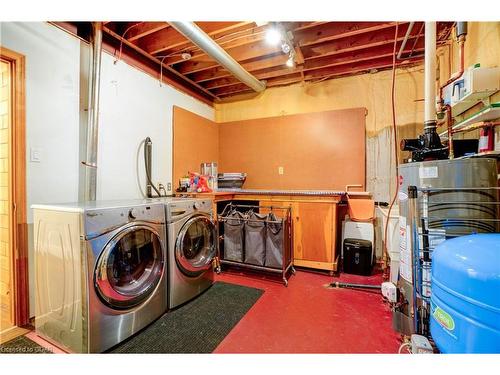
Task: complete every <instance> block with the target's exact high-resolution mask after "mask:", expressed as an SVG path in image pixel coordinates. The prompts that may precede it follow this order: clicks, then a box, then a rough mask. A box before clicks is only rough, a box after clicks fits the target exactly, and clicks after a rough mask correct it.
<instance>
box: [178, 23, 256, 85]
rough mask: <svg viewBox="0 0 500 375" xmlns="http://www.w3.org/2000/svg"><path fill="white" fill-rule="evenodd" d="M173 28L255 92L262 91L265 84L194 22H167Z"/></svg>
mask: <svg viewBox="0 0 500 375" xmlns="http://www.w3.org/2000/svg"><path fill="white" fill-rule="evenodd" d="M169 23H170V25H172V27H173V28H175V29H176V30H177V31H178V32H180V33H181V34H182V35H184V36H185V37H186V38H187V39H189V40H190V41H191V42H193V43H194V44H195V45H196V46H198V47H199V48H201V49H202V50H203V51H204V52H205V53H206V54H207V55H208V56H210V57H211V58H213V59H214V60H215V61H217V62H218V63H219V64H220V65H222V66H223V67H224V68H226V69H227V70H228V71H229V72H231V73H232V74H233V75H234V76H235V77H236V78H238V79H239V80H240V81H241V82H243V83H244V84H245V85H247V86H248V87H250V88H252V89H253V90H255V91H256V92H261V91H264V90H265V88H266V84H265V83H264V82H262V81H259V80H258V79H257V78H255V77H254V76H253V75H251V74H250V73H248V72H247V71H246V70H245V69H244V68H243V67H242V66H241V65H240V64H239V63H238V62H237V61H236V60H235V59H233V58H232V57H231V56H230V55H229V54H228V53H227V52H226V51H225V50H224V49H223V48H222V47H221V46H220V45H218V44H217V43H216V42H215V41H214V40H213V39H212V38H210V36H209V35H207V34H206V33H205V32H204V31H203V30H202V29H200V28H199V27H198V26H197V25H196V24H195V23H194V22H185V21H175V22H169Z"/></svg>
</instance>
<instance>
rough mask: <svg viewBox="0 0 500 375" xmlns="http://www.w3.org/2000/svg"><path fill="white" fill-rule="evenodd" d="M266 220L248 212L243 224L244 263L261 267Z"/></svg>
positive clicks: (264, 246)
mask: <svg viewBox="0 0 500 375" xmlns="http://www.w3.org/2000/svg"><path fill="white" fill-rule="evenodd" d="M266 219H267V215H259V214H257V213H255V212H253V211H250V212H249V213H248V215H247V221H246V222H245V263H250V264H254V265H257V266H263V265H264V262H265V258H266Z"/></svg>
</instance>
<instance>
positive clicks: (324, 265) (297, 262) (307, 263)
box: [293, 259, 337, 271]
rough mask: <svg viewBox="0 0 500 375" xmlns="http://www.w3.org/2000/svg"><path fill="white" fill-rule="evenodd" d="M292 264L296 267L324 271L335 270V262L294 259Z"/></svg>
mask: <svg viewBox="0 0 500 375" xmlns="http://www.w3.org/2000/svg"><path fill="white" fill-rule="evenodd" d="M293 265H294V266H297V267H307V268H316V269H320V270H326V271H336V270H337V262H336V261H335V262H314V261H311V260H301V259H294V260H293Z"/></svg>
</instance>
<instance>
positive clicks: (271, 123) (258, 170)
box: [219, 108, 366, 190]
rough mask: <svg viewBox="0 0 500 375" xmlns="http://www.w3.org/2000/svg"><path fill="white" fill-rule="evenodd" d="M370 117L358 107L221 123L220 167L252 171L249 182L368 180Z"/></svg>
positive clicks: (297, 184) (307, 185)
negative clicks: (367, 125)
mask: <svg viewBox="0 0 500 375" xmlns="http://www.w3.org/2000/svg"><path fill="white" fill-rule="evenodd" d="M365 118H366V109H365V108H354V109H344V110H333V111H324V112H315V113H305V114H296V115H289V116H280V117H269V118H261V119H250V120H244V121H235V122H227V123H220V124H219V171H220V172H245V173H247V174H248V177H247V181H246V183H245V188H255V189H332V190H344V189H345V185H347V184H361V185H363V186H365ZM279 167H283V171H284V173H283V175H280V174H279V173H278V169H279Z"/></svg>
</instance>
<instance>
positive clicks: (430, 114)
mask: <svg viewBox="0 0 500 375" xmlns="http://www.w3.org/2000/svg"><path fill="white" fill-rule="evenodd" d="M424 72H425V110H424V126H425V127H428V125H430V126H431V127H432V126H436V124H435V122H436V121H437V117H436V105H435V102H436V22H426V23H425V65H424ZM432 123H433V124H432Z"/></svg>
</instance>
